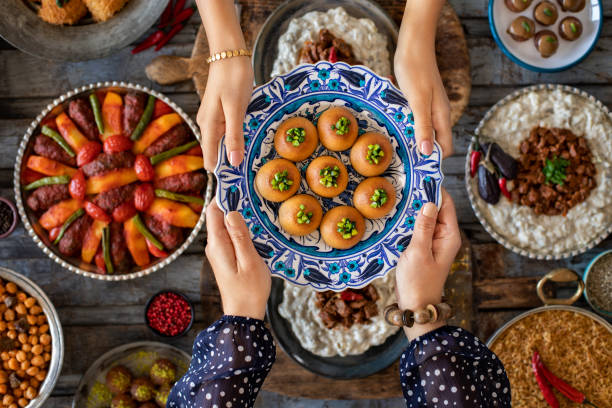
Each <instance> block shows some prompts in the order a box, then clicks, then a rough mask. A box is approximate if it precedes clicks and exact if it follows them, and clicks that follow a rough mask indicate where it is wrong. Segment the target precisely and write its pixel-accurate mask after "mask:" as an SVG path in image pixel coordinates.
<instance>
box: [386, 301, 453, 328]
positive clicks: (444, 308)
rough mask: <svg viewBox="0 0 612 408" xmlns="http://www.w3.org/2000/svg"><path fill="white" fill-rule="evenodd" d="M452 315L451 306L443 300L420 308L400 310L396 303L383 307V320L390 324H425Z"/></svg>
mask: <svg viewBox="0 0 612 408" xmlns="http://www.w3.org/2000/svg"><path fill="white" fill-rule="evenodd" d="M452 316H453V308H452V307H451V306H450V305H449V304H448V303H445V302H442V303H438V304H435V305H432V304H429V305H427V306H426V307H425V309H421V310H416V311H412V310H408V309H406V310H401V309H400V308H399V306H398V304H397V303H393V304H391V305H389V306H387V307H386V308H385V311H384V317H385V321H386V322H387V323H388V324H390V325H392V326H398V327H402V326H406V327H412V326H414V324H415V323H416V324H427V323H434V322H439V321H443V320H447V319H450V318H451V317H452Z"/></svg>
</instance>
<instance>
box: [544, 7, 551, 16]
mask: <svg viewBox="0 0 612 408" xmlns="http://www.w3.org/2000/svg"><path fill="white" fill-rule="evenodd" d="M544 14H546V15H547V16H548V17H550V16H552V15H553V12H552V10H551V9H549V8H548V7H547V8H545V9H544Z"/></svg>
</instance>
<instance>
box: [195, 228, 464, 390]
mask: <svg viewBox="0 0 612 408" xmlns="http://www.w3.org/2000/svg"><path fill="white" fill-rule="evenodd" d="M461 238H462V245H461V249H460V250H459V253H458V254H457V257H456V259H455V262H454V263H453V266H452V267H451V272H450V275H449V278H448V281H447V283H446V296H447V297H448V298H449V300H448V301H449V303H450V304H452V305H453V307H454V309H455V316H454V317H453V318H452V319H451V320H450V321H449V324H451V325H455V326H461V327H463V328H465V329H467V330H471V328H472V320H473V315H472V249H471V246H470V242H469V241H468V239H467V237H466V236H465V234H463V232H462V234H461ZM201 293H202V307H203V310H204V323H205V324H207V325H208V324H210V323H212V322H213V321H215V320H216V319H218V318H219V317H220V316H221V315H222V312H221V302H220V298H219V292H218V290H217V285H216V283H215V278H214V276H213V273H212V271H211V269H210V265H209V264H208V261H206V260H205V261H204V267H203V269H202V278H201ZM263 388H264V389H265V390H267V391H272V392H276V393H279V394H284V395H288V396H292V397H302V398H313V399H379V398H396V397H401V396H402V389H401V387H400V382H399V362H396V363H394V364H393V365H392V366H390V367H388V368H386V369H385V370H383V371H381V372H379V373H377V374H374V375H372V376H370V377H367V378H360V379H354V380H333V379H330V378H326V377H321V376H318V375H316V374H313V373H311V372H310V371H308V370H306V369H304V368H303V367H302V366H300V365H299V364H297V363H296V362H294V361H293V360H292V359H291V358H290V357H289V356H288V355H287V354H285V353H284V352H283V351H282V350H281V349H280V348H278V349H277V357H276V363H275V364H274V366H273V367H272V371H271V372H270V374H269V375H268V377H267V379H266V381H265V383H264V387H263Z"/></svg>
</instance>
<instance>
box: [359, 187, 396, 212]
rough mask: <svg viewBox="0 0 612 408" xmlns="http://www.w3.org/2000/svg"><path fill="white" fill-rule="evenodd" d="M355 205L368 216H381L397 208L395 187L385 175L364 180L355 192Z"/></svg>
mask: <svg viewBox="0 0 612 408" xmlns="http://www.w3.org/2000/svg"><path fill="white" fill-rule="evenodd" d="M353 205H354V206H355V208H357V210H359V212H360V213H361V214H362V215H363V216H364V217H366V218H381V217H384V216H385V215H387V214H389V213H390V212H391V210H393V208H395V189H394V188H393V185H392V184H391V183H390V182H389V181H388V180H387V179H386V178H384V177H370V178H367V179H365V180H363V181H362V182H361V183H359V185H358V186H357V188H356V189H355V193H354V194H353Z"/></svg>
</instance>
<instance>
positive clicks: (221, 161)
mask: <svg viewBox="0 0 612 408" xmlns="http://www.w3.org/2000/svg"><path fill="white" fill-rule="evenodd" d="M321 68H323V70H328V71H330V72H332V71H334V70H338V69H341V70H345V71H350V72H359V73H362V74H367V75H369V76H371V77H372V78H375V79H376V81H378V82H380V83H381V84H383V85H384V86H385V87H387V88H385V91H387V90H388V91H393V92H395V93H397V95H399V97H401V98H402V100H403V101H402V102H401V103H400V102H389V104H390V105H395V106H403V107H405V108H406V109H407V110H408V111H410V112H411V109H410V108H409V105H408V102H407V101H406V100H405V98H404V96H403V94H402V93H401V91H400V90H399V89H397V88H396V87H395V85H393V83H392V82H391V81H390V80H389V79H387V78H383V77H381V76H379V75H378V74H376V73H375V72H373V71H372V70H371V69H370V68H368V67H366V66H363V65H348V64H346V63H344V62H336V63H329V62H327V61H319V62H318V63H316V64H301V65H298V66H297V67H295V68H294V69H293V70H291V71H290V72H288V73H286V74H283V75H279V76H277V77H275V78H272V79H271V80H270V81H268V82H266V83H265V84H262V85H259V86H258V87H256V88H255V89H254V90H253V98H255V97H256V95H258V91H260V90H262V89H266V88H269V87H272V86H273V85H274V84H277V83H281V82H284V81H285V80H286V79H288V78H291V77H292V76H294V75H298V74H299V73H300V71H304V70H308V69H321ZM307 79H308V76H306V77H304V78H303V79H301V80H300V81H301V82H300V83H302V82H304V81H306V80H307ZM291 86H292V87H293V85H291ZM281 88H284V87H281ZM292 90H293V88H292ZM379 90H380V89H377V90H376V92H379ZM313 92H316V91H313ZM339 92H341V91H339V90H335V91H333V92H332V93H339ZM344 92H345V91H344ZM351 96H352V97H356V96H355V95H351ZM303 98H304V93H301V94H300V96H297V97H296V98H295V99H303ZM361 98H363V97H361ZM251 102H252V101H251ZM282 103H283V104H285V105H286V104H287V102H282ZM404 104H405V106H404ZM260 110H261V109H260V108H256V109H255V110H254V112H258V111H260ZM280 110H281V109H280V108H279V109H278V110H276V111H275V112H274V115H276V114H277V113H278V112H279V111H280ZM380 113H381V114H382V115H383V116H385V117H390V116H389V115H390V114H389V113H388V112H380ZM266 114H268V113H266ZM250 115H254V114H253V113H252V112H248V113H247V116H246V117H245V122H244V123H245V124H248V121H247V118H248V117H249V116H250ZM266 120H267V119H266ZM407 120H408V121H409V125H407V127H408V126H411V127H413V126H414V124H411V123H410V119H407ZM257 134H258V135H259V136H261V134H262V133H260V131H259V130H258V131H257ZM264 136H265V134H264ZM398 137H408V136H404V135H403V134H401V135H400V136H398ZM407 144H408V143H407ZM415 149H416V147H415ZM441 152H442V149H441V147H440V145H439V144H438V143H437V142H435V141H434V154H433V156H434V157H433V160H434V161H437V167H436V170H435V174H434V173H432V176H434V175H435V177H436V179H438V180H435V181H436V184H435V189H434V190H435V191H434V192H433V194H434V200H433V202H434V203H436V204H437V206H438V207H440V206H441V205H442V194H441V188H442V187H441V185H442V182H443V180H444V172H443V170H442V164H441ZM407 154H409V152H407ZM418 155H419V156H420V153H418ZM430 156H431V155H430ZM425 157H426V158H427V157H429V156H425ZM225 162H227V158H226V155H225V150H224V145H223V142H221V143H220V144H219V152H218V161H217V166H216V168H215V170H214V174H215V176H217V187H216V201H217V204H218V206H219V208H220V209H221V210H222V211H223V212H224V213H226V214H227V212H228V211H229V209H228V208H227V205H225V204H224V203H223V202H222V201H221V193H222V191H223V187H224V185H225V184H224V177H222V176H220V173H222V172H223V171H227V170H226V169H225V167H232V166H230V165H226V164H225ZM240 166H241V167H242V166H243V165H242V164H241V165H240ZM414 168H415V166H411V170H412V171H413V172H414V171H415V170H414ZM413 174H414V173H411V175H410V180H412V178H413ZM240 177H241V178H242V179H244V178H245V177H246V176H245V175H244V172H242V173H241V175H240ZM411 183H412V181H411ZM419 188H420V189H423V187H419ZM416 189H417V188H413V191H414V190H416ZM408 197H411V200H410V201H408V202H407V204H406V207H405V208H404V209H403V211H404V215H407V214H408V211H409V209H408V207H410V202H411V201H414V200H416V201H419V202H421V200H419V199H417V198H415V197H414V194H413V193H412V192H410V194H409V195H408ZM405 198H406V197H405ZM414 211H418V210H416V209H415V210H414ZM399 225H401V223H397V224H396V226H399ZM408 229H409V233H407V235H406V236H411V235H412V228H410V227H408ZM392 233H393V231H392V230H389V231H386V235H385V237H384V238H381V239H380V240H378V241H377V242H376V243H374V244H372V245H370V246H369V247H367V248H361V249H359V251H358V253H354V254H349V255H338V256H337V257H327V258H325V257H320V258H318V259H317V260H318V261H319V269H320V268H321V265H322V264H321V261H323V262H325V263H327V264H329V266H332V265H335V266H336V267H337V266H338V265H337V264H336V262H346V263H350V262H349V260H348V257H349V256H353V257H354V258H357V257H361V256H363V257H365V254H367V253H368V251H371V250H372V248H373V247H375V246H376V245H379V244H381V245H382V242H383V241H384V239H385V238H388V237H389V234H392ZM252 235H253V234H251V236H252ZM270 235H271V236H272V238H271V239H269V240H267V241H266V242H271V241H274V242H276V243H278V244H279V245H280V246H281V247H282V248H283V251H284V252H287V251H289V252H291V253H295V250H294V249H293V248H292V247H291V246H290V245H288V244H285V243H283V242H279V240H278V238H277V237H276V236H274V234H272V233H270ZM252 237H253V236H252ZM386 249H388V247H386ZM349 250H350V249H349ZM401 251H402V250H400V252H401ZM304 257H306V256H305V255H298V256H297V257H296V258H300V259H302V258H304ZM308 257H310V258H312V260H314V259H315V258H314V255H308ZM353 260H354V259H353ZM378 263H379V266H380V265H381V264H382V265H383V266H382V267H381V269H379V270H378V271H377V272H376V273H374V274H373V275H372V276H369V277H367V278H365V279H363V280H359V283H354V284H350V285H349V284H348V283H349V282H352V281H343V282H330V283H322V282H316V281H311V280H306V282H302V281H300V278H299V276H301V275H303V273H300V274H298V275H299V276H296V277H295V278H294V277H288V276H286V275H285V274H284V273H281V272H280V271H277V270H276V269H275V268H273V267H272V264H271V261H269V260H267V259H266V264H267V265H268V267H269V268H270V271H271V274H272V276H277V277H280V278H282V279H284V280H287V281H289V282H291V283H293V284H295V285H299V286H310V287H312V288H313V289H314V290H317V291H323V290H334V291H340V290H344V289H347V288H353V289H356V288H362V287H364V286H366V285H368V284H369V283H371V282H372V281H373V280H374V279H377V278H379V277H382V276H385V275H386V274H387V273H388V272H390V271H391V270H393V269H394V268H395V265H396V263H397V260H395V263H392V262H391V261H390V260H386V261H382V260H381V259H378ZM311 269H313V268H312V267H311V268H307V270H309V271H310V270H311ZM330 273H331V272H330ZM333 273H338V272H333ZM304 275H306V274H304Z"/></svg>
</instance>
